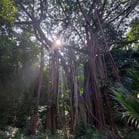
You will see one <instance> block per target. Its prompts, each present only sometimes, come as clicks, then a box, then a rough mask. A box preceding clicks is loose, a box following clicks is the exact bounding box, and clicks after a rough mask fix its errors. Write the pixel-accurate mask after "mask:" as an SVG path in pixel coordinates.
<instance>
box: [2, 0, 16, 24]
mask: <svg viewBox="0 0 139 139" xmlns="http://www.w3.org/2000/svg"><path fill="white" fill-rule="evenodd" d="M16 13H17V9H16V7H15V6H14V1H12V0H1V1H0V20H1V21H0V23H1V22H3V20H4V21H7V22H10V23H13V22H14V19H15V15H16Z"/></svg>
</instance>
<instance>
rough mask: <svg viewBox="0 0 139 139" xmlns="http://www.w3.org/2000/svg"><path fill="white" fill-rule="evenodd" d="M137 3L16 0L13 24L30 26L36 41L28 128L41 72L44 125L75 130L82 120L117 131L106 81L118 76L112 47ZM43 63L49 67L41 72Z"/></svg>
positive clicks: (32, 128)
mask: <svg viewBox="0 0 139 139" xmlns="http://www.w3.org/2000/svg"><path fill="white" fill-rule="evenodd" d="M137 3H138V1H137V0H134V1H123V0H122V1H119V0H114V1H113V0H98V1H96V0H82V1H81V0H67V1H64V0H52V1H51V0H32V1H29V2H26V1H18V2H17V7H19V8H20V9H21V10H20V11H19V15H17V19H16V23H15V24H16V25H17V28H18V27H20V28H21V29H28V30H29V31H30V33H31V34H32V36H33V37H34V38H35V39H36V40H37V41H38V43H39V45H40V74H39V79H38V89H37V91H36V94H37V95H35V98H34V101H35V102H36V103H35V104H34V105H35V107H36V109H34V111H33V114H32V118H31V119H32V122H31V124H32V126H31V132H32V134H35V130H36V128H37V119H38V115H37V110H38V107H39V105H40V103H39V98H40V95H41V89H42V85H44V83H43V81H44V78H45V77H47V79H46V80H47V84H46V86H47V90H46V94H47V95H46V124H45V126H46V129H48V130H50V131H51V132H52V133H53V134H54V133H55V132H56V129H57V128H61V129H63V131H65V130H67V129H70V132H71V133H74V132H75V129H76V126H77V125H78V124H79V123H80V122H81V121H83V122H84V123H85V124H90V125H91V127H96V128H98V129H100V130H105V129H107V128H109V130H112V131H116V127H115V125H114V120H113V114H112V113H113V111H112V109H111V105H112V104H111V99H110V95H109V92H110V91H109V85H110V84H111V83H114V82H120V77H119V72H118V68H117V66H116V63H115V60H114V58H113V56H112V54H111V50H112V48H113V47H115V46H116V42H118V41H119V40H120V39H121V38H120V35H118V34H119V33H120V28H121V26H122V24H123V23H124V22H125V20H126V18H128V15H130V14H133V13H132V11H133V9H134V8H135V7H136V5H137ZM22 25H24V27H23V28H22ZM25 25H26V26H25ZM115 28H117V30H115ZM46 57H47V58H46ZM45 67H47V72H44V69H45ZM45 73H47V76H44V74H45ZM81 77H82V79H80V78H81ZM62 98H63V99H62ZM64 98H66V101H65V100H64ZM67 104H68V108H66V106H65V105H67ZM104 108H105V110H107V112H108V114H107V116H108V117H106V113H105V112H104ZM67 117H68V122H67V120H66V118H67ZM106 119H109V121H108V120H106ZM108 124H109V125H110V127H108V126H107V125H108Z"/></svg>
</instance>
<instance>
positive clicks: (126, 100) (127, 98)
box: [113, 88, 139, 128]
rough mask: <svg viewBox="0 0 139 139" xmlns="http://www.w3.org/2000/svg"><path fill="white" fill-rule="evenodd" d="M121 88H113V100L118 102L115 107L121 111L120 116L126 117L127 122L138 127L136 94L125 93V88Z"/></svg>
mask: <svg viewBox="0 0 139 139" xmlns="http://www.w3.org/2000/svg"><path fill="white" fill-rule="evenodd" d="M123 89H124V88H123ZM123 89H121V88H120V89H119V88H115V89H113V92H114V94H115V100H116V101H117V102H118V103H119V104H120V105H119V107H117V109H118V110H119V111H120V112H121V113H122V117H121V118H124V119H127V122H128V123H129V124H131V125H133V126H135V127H136V128H139V109H138V107H139V100H138V98H137V97H136V96H132V94H128V93H126V92H125V89H124V90H123Z"/></svg>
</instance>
